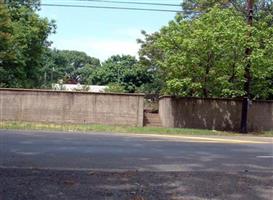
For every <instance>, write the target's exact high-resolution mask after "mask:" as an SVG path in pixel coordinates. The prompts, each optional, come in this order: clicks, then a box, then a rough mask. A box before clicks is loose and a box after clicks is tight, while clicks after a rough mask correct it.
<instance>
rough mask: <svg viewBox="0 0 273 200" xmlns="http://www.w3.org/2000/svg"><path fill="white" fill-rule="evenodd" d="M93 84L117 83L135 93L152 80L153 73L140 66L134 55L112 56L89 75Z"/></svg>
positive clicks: (127, 90)
mask: <svg viewBox="0 0 273 200" xmlns="http://www.w3.org/2000/svg"><path fill="white" fill-rule="evenodd" d="M89 78H90V81H89V82H91V83H92V84H97V85H109V84H112V83H115V84H117V85H120V86H122V87H123V88H124V90H125V91H126V92H130V93H133V92H135V91H136V90H137V88H139V87H140V86H142V85H143V84H146V83H150V82H151V81H152V75H151V73H149V72H148V71H147V69H146V68H144V67H142V66H140V65H139V64H138V61H137V60H136V58H134V57H132V56H125V55H123V56H119V55H116V56H112V57H111V58H109V59H108V60H106V61H105V62H104V63H102V66H101V67H100V68H97V70H96V71H95V73H93V74H91V76H90V77H89Z"/></svg>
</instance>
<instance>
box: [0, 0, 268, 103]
mask: <svg viewBox="0 0 273 200" xmlns="http://www.w3.org/2000/svg"><path fill="white" fill-rule="evenodd" d="M1 1H2V2H3V0H0V2H1ZM39 3H40V1H39V0H22V1H16V0H10V1H9V4H8V5H4V4H0V76H1V77H0V78H1V81H0V87H23V88H49V87H50V86H51V84H52V83H56V82H58V80H63V82H64V83H81V84H88V85H90V84H93V85H109V86H110V88H111V89H112V90H113V91H119V92H130V93H133V92H145V93H152V94H169V95H178V96H194V97H241V96H243V95H245V91H244V83H245V81H246V78H245V77H244V69H245V65H246V64H247V62H250V63H251V97H252V98H253V99H273V55H272V52H273V1H272V0H257V1H255V10H254V23H253V27H249V26H248V25H247V23H246V9H245V8H246V5H245V3H246V1H244V0H184V1H183V2H182V3H181V8H182V11H183V12H181V13H178V14H177V15H176V17H175V18H174V19H173V20H171V21H170V22H169V23H168V24H167V25H165V26H163V27H162V28H161V29H160V30H159V31H157V32H155V33H151V34H148V33H146V32H145V31H142V33H143V35H144V39H142V40H138V41H137V42H138V43H140V45H141V48H140V50H139V59H136V58H135V57H133V56H129V55H115V56H112V57H110V58H109V59H107V60H106V61H104V62H101V61H100V60H99V59H97V58H94V57H91V56H89V55H87V54H86V53H84V52H79V51H68V50H57V49H50V48H49V47H50V45H51V43H50V41H49V40H48V36H49V35H50V34H54V32H55V30H56V24H55V22H54V21H49V20H48V19H45V18H41V17H40V16H39V15H38V14H37V10H38V9H39ZM249 32H251V35H249V34H248V33H249ZM247 47H249V48H251V49H252V53H251V56H249V57H247V56H246V54H245V49H246V48H247Z"/></svg>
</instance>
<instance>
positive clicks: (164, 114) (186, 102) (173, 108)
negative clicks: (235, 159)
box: [159, 97, 273, 131]
mask: <svg viewBox="0 0 273 200" xmlns="http://www.w3.org/2000/svg"><path fill="white" fill-rule="evenodd" d="M159 113H160V117H161V121H162V124H163V126H164V127H176V128H200V129H214V130H226V131H239V130H240V122H241V101H240V100H232V99H201V98H200V99H198V98H175V97H162V98H161V99H160V101H159ZM248 123H249V130H250V131H259V130H273V102H272V101H264V102H263V101H255V102H253V103H252V105H251V106H250V110H249V120H248Z"/></svg>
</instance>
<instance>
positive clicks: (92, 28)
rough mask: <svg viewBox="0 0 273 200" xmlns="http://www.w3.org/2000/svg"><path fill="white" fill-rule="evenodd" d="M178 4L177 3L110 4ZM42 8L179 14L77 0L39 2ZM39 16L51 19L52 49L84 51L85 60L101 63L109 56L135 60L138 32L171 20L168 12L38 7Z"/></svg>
mask: <svg viewBox="0 0 273 200" xmlns="http://www.w3.org/2000/svg"><path fill="white" fill-rule="evenodd" d="M114 1H135V2H153V3H171V4H179V3H180V2H181V0H160V1H159V0H157V1H156V0H114ZM42 4H77V5H92V6H95V5H96V6H121V7H140V8H147V7H149V8H159V9H172V10H179V9H180V8H179V7H166V6H165V7H162V6H161V7H156V6H153V7H151V6H147V5H146V6H142V5H128V4H121V5H119V4H109V3H101V2H100V3H95V2H86V1H79V0H78V1H77V0H42ZM39 14H40V15H41V16H42V17H47V18H48V19H50V20H52V19H54V20H55V21H56V25H57V32H56V33H55V34H53V35H51V36H50V37H49V40H51V41H52V42H53V44H52V48H57V49H60V50H64V49H66V50H78V51H84V52H86V53H87V54H88V55H89V56H92V57H96V58H99V59H100V60H102V61H104V60H106V59H107V58H109V57H110V56H112V55H116V54H120V55H122V54H124V55H132V56H136V57H137V52H138V50H139V44H137V42H136V40H137V39H138V38H143V36H142V35H141V30H145V31H146V32H148V33H152V32H155V31H158V30H159V29H160V28H161V27H162V26H164V25H166V24H167V23H168V22H169V21H170V20H172V19H173V18H174V16H175V13H170V12H147V11H127V10H107V9H93V8H92V9H91V8H67V7H47V6H42V9H41V11H40V12H39Z"/></svg>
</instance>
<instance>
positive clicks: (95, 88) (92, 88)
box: [52, 83, 108, 92]
mask: <svg viewBox="0 0 273 200" xmlns="http://www.w3.org/2000/svg"><path fill="white" fill-rule="evenodd" d="M52 89H53V90H64V91H86V92H105V90H106V89H108V86H101V85H81V84H58V83H56V84H52Z"/></svg>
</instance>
